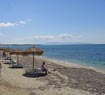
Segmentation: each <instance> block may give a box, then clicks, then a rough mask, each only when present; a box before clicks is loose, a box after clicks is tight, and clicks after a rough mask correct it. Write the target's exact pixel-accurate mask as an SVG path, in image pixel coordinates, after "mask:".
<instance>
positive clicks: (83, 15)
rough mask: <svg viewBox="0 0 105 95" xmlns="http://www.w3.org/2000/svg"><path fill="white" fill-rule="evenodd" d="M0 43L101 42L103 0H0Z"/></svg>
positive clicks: (104, 20)
mask: <svg viewBox="0 0 105 95" xmlns="http://www.w3.org/2000/svg"><path fill="white" fill-rule="evenodd" d="M0 43H1V44H51V43H53V44H54V43H61V44H64V43H65V44H66V43H94V44H105V0H0Z"/></svg>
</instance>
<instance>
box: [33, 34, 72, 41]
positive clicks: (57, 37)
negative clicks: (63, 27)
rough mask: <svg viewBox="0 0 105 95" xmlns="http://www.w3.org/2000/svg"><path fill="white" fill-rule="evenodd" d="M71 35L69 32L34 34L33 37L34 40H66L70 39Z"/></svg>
mask: <svg viewBox="0 0 105 95" xmlns="http://www.w3.org/2000/svg"><path fill="white" fill-rule="evenodd" d="M72 37H73V36H72V35H70V34H60V35H36V36H34V37H33V39H36V40H41V39H42V40H64V39H65V40H67V39H71V38H72Z"/></svg>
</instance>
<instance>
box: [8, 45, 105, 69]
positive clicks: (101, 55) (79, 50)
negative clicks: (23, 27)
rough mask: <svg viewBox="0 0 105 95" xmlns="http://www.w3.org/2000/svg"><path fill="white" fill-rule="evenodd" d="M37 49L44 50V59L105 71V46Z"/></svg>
mask: <svg viewBox="0 0 105 95" xmlns="http://www.w3.org/2000/svg"><path fill="white" fill-rule="evenodd" d="M8 47H10V46H8ZM29 47H30V46H24V47H23V46H12V48H20V49H27V48H29ZM37 47H39V48H41V49H42V50H44V54H43V56H44V57H48V58H51V59H56V60H60V61H64V62H72V63H76V64H82V65H88V66H90V67H98V68H102V69H105V44H90V45H38V46H37Z"/></svg>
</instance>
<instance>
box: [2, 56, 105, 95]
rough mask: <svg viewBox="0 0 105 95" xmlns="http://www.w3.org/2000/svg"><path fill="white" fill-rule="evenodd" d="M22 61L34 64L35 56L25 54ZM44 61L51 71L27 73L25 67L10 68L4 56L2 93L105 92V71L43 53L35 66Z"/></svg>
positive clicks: (66, 94)
mask: <svg viewBox="0 0 105 95" xmlns="http://www.w3.org/2000/svg"><path fill="white" fill-rule="evenodd" d="M19 61H20V63H22V64H32V58H31V57H24V58H22V57H21V58H20V60H19ZM43 61H45V62H46V65H47V68H48V71H49V73H48V75H46V76H39V77H29V76H25V75H24V73H25V71H24V68H18V69H16V68H9V65H8V64H3V62H2V60H1V63H2V72H1V78H0V95H105V73H104V72H99V71H97V70H92V69H91V68H85V67H83V66H80V65H73V64H63V63H60V62H59V61H51V60H47V59H45V58H41V57H36V59H35V67H36V68H38V67H39V66H40V65H41V63H42V62H43Z"/></svg>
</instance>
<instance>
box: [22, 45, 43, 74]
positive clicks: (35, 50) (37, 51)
mask: <svg viewBox="0 0 105 95" xmlns="http://www.w3.org/2000/svg"><path fill="white" fill-rule="evenodd" d="M24 54H25V55H28V54H32V55H33V73H34V56H35V55H42V54H43V51H42V50H41V49H39V48H36V47H32V48H29V49H27V50H26V51H25V52H24Z"/></svg>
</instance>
